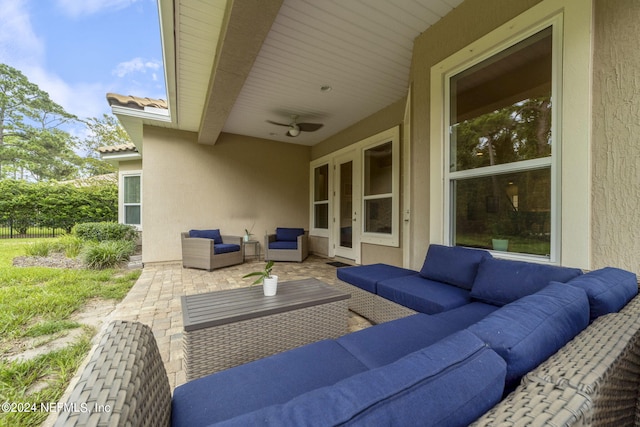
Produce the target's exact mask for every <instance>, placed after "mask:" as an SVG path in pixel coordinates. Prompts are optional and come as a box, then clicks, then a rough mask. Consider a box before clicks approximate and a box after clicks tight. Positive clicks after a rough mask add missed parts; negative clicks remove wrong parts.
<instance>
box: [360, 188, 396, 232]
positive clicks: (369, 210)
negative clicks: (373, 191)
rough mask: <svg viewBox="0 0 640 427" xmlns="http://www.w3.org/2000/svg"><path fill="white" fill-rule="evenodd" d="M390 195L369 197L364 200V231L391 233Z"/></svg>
mask: <svg viewBox="0 0 640 427" xmlns="http://www.w3.org/2000/svg"><path fill="white" fill-rule="evenodd" d="M392 203H393V199H392V198H391V197H385V198H381V199H369V200H365V202H364V211H365V212H364V223H365V224H364V231H366V232H370V233H386V234H391V231H392V230H391V218H392V210H391V208H392Z"/></svg>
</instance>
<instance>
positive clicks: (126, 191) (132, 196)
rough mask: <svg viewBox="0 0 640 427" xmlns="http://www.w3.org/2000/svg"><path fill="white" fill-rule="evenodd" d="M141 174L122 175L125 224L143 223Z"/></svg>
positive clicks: (138, 224)
mask: <svg viewBox="0 0 640 427" xmlns="http://www.w3.org/2000/svg"><path fill="white" fill-rule="evenodd" d="M140 178H141V177H140V175H138V174H136V175H123V176H122V190H123V191H122V201H123V204H122V206H123V221H122V222H124V223H125V224H129V225H136V226H140V225H141V224H142V221H141V219H142V203H141V195H142V192H141V180H140Z"/></svg>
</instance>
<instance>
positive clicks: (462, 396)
mask: <svg viewBox="0 0 640 427" xmlns="http://www.w3.org/2000/svg"><path fill="white" fill-rule="evenodd" d="M504 375H505V366H504V361H503V360H501V359H500V357H499V356H498V355H496V354H495V353H494V352H493V351H491V350H490V349H488V348H487V347H486V346H485V345H484V343H482V342H481V341H480V340H478V339H476V338H475V337H474V336H473V335H471V334H469V333H468V332H466V331H462V332H460V333H458V334H455V335H452V336H450V337H448V338H446V339H444V340H442V341H440V342H438V343H436V344H434V345H432V346H430V347H427V348H425V349H422V350H420V351H417V352H415V353H412V354H410V355H408V356H406V357H404V358H402V359H400V360H398V361H396V362H394V363H392V364H390V365H386V366H383V367H380V368H377V369H373V370H370V371H367V372H363V373H361V374H357V375H354V376H352V377H349V378H347V379H345V380H343V381H340V382H339V383H337V384H335V385H333V386H329V387H323V388H320V389H317V390H314V391H311V392H309V393H306V394H303V395H302V396H299V397H297V398H295V399H293V400H291V401H289V402H287V403H286V404H283V405H274V406H271V407H268V408H264V409H262V410H259V411H256V412H253V413H248V414H246V415H244V416H242V417H238V418H235V419H232V420H229V421H228V422H226V423H222V424H220V425H221V426H242V427H245V426H278V427H299V426H338V425H340V426H347V425H348V426H426V427H429V426H434V427H436V426H437V427H441V426H453V427H455V426H467V425H469V424H470V423H472V422H473V421H474V420H476V419H477V418H478V417H479V416H480V415H482V414H483V413H485V412H486V411H487V410H489V409H490V408H491V407H493V405H495V404H496V403H497V402H498V401H499V400H500V398H501V396H502V391H503V386H504Z"/></svg>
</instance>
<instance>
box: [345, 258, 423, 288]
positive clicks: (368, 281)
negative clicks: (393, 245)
mask: <svg viewBox="0 0 640 427" xmlns="http://www.w3.org/2000/svg"><path fill="white" fill-rule="evenodd" d="M417 274H418V272H417V271H413V270H409V269H406V268H401V267H396V266H393V265H388V264H370V265H357V266H354V267H343V268H339V269H338V271H337V276H338V279H340V280H342V281H343V282H347V283H349V284H352V285H353V286H357V287H358V288H360V289H364V290H365V291H369V292H371V293H374V294H375V293H376V292H377V283H378V282H379V281H381V280H387V279H393V278H397V277H403V276H414V275H417Z"/></svg>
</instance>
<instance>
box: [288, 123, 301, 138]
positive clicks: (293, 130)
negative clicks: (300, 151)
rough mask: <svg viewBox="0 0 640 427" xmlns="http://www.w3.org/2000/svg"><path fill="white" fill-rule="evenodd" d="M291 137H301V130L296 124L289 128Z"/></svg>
mask: <svg viewBox="0 0 640 427" xmlns="http://www.w3.org/2000/svg"><path fill="white" fill-rule="evenodd" d="M289 135H290V136H298V135H300V128H299V127H298V125H296V124H292V125H290V126H289Z"/></svg>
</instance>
